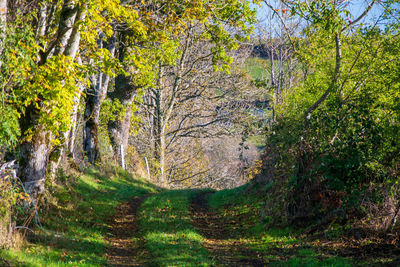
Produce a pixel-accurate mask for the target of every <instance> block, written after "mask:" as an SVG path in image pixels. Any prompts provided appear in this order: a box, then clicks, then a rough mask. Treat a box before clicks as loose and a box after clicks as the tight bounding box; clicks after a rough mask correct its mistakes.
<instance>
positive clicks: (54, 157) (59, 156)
mask: <svg viewBox="0 0 400 267" xmlns="http://www.w3.org/2000/svg"><path fill="white" fill-rule="evenodd" d="M86 13H87V4H83V5H82V6H81V7H80V8H79V9H78V11H77V14H76V17H75V21H74V26H73V29H72V32H71V34H70V38H69V40H68V42H67V44H66V48H65V49H64V51H63V53H64V55H65V56H67V57H70V58H71V59H72V60H74V59H75V56H76V54H77V53H78V50H79V45H80V41H81V33H80V22H81V21H83V20H85V18H86ZM78 62H79V64H81V63H82V62H81V60H80V59H78ZM79 89H80V90H79V94H78V95H77V96H75V97H74V105H73V108H72V112H71V126H70V128H69V129H68V131H66V132H64V133H63V134H62V140H61V145H59V146H57V147H56V148H55V149H54V151H53V152H52V153H51V155H50V167H49V173H50V178H51V179H53V178H54V177H55V175H56V172H57V169H58V167H59V165H60V163H61V161H62V160H63V158H65V157H66V151H68V144H69V137H70V133H71V131H73V130H74V126H75V123H76V116H77V114H76V113H77V111H78V106H79V102H80V93H81V92H82V86H80V87H79Z"/></svg>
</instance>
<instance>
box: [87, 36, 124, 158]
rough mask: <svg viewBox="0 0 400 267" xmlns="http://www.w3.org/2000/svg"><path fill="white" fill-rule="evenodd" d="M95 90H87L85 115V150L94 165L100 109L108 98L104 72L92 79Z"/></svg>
mask: <svg viewBox="0 0 400 267" xmlns="http://www.w3.org/2000/svg"><path fill="white" fill-rule="evenodd" d="M116 42H117V40H116V36H115V32H114V35H113V36H112V37H111V38H110V41H109V44H108V50H109V51H110V54H111V55H112V56H114V55H115V49H116ZM103 45H104V44H103V41H102V40H99V48H102V47H103ZM92 83H93V85H94V87H93V88H91V89H88V90H87V94H86V104H85V113H84V127H83V130H84V133H83V150H84V151H85V154H86V156H87V159H88V162H89V163H91V164H94V163H95V162H96V161H97V160H98V159H99V157H100V147H99V140H98V139H99V137H98V131H99V130H98V129H99V123H100V109H101V105H102V103H103V101H104V99H105V98H106V96H107V91H108V86H109V83H110V77H109V76H108V75H106V74H104V73H102V72H100V73H98V74H97V75H96V77H93V78H92Z"/></svg>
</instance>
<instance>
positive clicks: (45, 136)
mask: <svg viewBox="0 0 400 267" xmlns="http://www.w3.org/2000/svg"><path fill="white" fill-rule="evenodd" d="M39 116H40V114H39V111H38V110H37V109H35V108H32V107H29V108H28V109H27V110H26V115H25V116H24V117H22V118H21V131H22V132H26V131H27V130H28V129H30V128H31V127H34V125H35V124H36V123H37V121H38V119H39ZM33 132H34V133H33V136H32V139H31V141H25V142H23V143H22V144H21V154H20V156H21V157H20V161H19V169H18V177H19V178H20V179H21V181H22V182H23V184H24V187H25V190H26V192H27V193H28V194H29V195H30V196H31V197H32V199H33V200H34V199H36V198H37V196H38V195H39V194H42V193H43V192H44V182H45V178H46V171H47V163H48V160H49V154H50V149H51V147H50V141H51V133H50V131H47V130H45V129H44V127H43V126H40V125H39V126H37V127H36V128H34V131H33Z"/></svg>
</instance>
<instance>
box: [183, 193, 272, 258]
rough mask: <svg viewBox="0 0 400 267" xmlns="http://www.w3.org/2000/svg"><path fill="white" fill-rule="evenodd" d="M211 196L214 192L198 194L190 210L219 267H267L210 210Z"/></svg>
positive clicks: (219, 216) (254, 252)
mask: <svg viewBox="0 0 400 267" xmlns="http://www.w3.org/2000/svg"><path fill="white" fill-rule="evenodd" d="M210 194H212V192H200V193H198V194H196V195H195V196H194V197H193V198H192V201H191V205H190V210H191V216H192V220H193V225H194V227H195V228H196V229H197V230H198V232H199V233H200V234H201V235H202V236H203V237H204V242H203V245H204V247H205V248H206V249H207V250H208V251H209V252H210V254H212V255H214V257H215V259H216V261H217V263H218V264H217V266H266V264H265V262H264V261H263V260H262V258H261V256H260V255H259V254H258V253H257V252H256V251H254V250H251V249H250V247H249V245H248V244H246V243H247V242H246V240H244V239H237V238H236V237H234V236H233V235H232V233H231V232H230V231H229V230H228V227H227V226H226V222H224V220H223V218H222V216H221V215H219V214H217V213H215V212H211V211H210V210H209V207H208V201H207V198H208V196H209V195H210Z"/></svg>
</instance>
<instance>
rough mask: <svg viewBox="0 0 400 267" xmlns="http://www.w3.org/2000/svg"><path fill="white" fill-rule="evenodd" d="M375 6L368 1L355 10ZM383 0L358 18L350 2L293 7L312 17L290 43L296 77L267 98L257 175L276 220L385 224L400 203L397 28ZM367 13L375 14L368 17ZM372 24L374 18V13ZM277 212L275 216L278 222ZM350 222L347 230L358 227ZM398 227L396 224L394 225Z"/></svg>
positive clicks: (393, 11)
mask: <svg viewBox="0 0 400 267" xmlns="http://www.w3.org/2000/svg"><path fill="white" fill-rule="evenodd" d="M373 5H374V1H372V3H371V5H370V6H368V7H367V8H366V10H365V12H364V13H365V14H364V13H363V14H362V15H361V17H360V20H361V18H363V17H364V15H366V14H367V13H368V11H369V10H370V9H371V8H372V6H373ZM396 7H397V6H396V5H394V6H392V5H390V3H388V5H387V6H385V10H384V12H383V13H382V15H381V16H380V17H379V18H377V20H378V21H379V22H380V24H377V22H376V21H375V22H371V21H370V23H365V24H358V25H355V24H354V22H355V23H356V22H358V21H359V19H357V18H353V17H351V14H350V12H349V9H348V6H346V5H345V4H342V5H339V4H334V3H328V2H324V1H315V2H313V3H312V4H311V5H310V6H308V5H307V4H306V3H299V4H296V5H293V6H291V8H292V10H291V12H292V16H293V17H296V18H298V19H300V20H303V21H307V22H308V23H309V24H308V25H307V26H306V27H305V28H304V29H303V30H302V31H301V32H299V34H298V35H297V36H292V38H291V40H288V45H289V46H290V45H291V46H292V49H293V50H292V56H293V57H294V58H296V59H297V60H298V62H299V63H298V64H299V65H298V71H297V74H296V75H297V80H298V82H297V83H296V84H295V85H294V86H292V87H291V88H285V90H284V91H282V92H281V94H280V95H279V98H280V99H281V102H279V103H278V102H276V101H275V103H274V104H275V105H274V109H275V114H276V116H275V118H274V121H273V122H272V123H271V125H270V127H269V128H268V133H267V144H268V147H267V151H266V153H265V155H264V166H263V168H264V170H263V171H264V174H263V176H261V178H260V179H259V181H261V182H262V183H263V184H264V189H266V190H267V192H269V194H270V195H269V196H267V198H268V199H269V201H267V203H268V204H267V206H266V209H267V210H268V211H269V215H270V216H271V217H272V218H275V219H274V220H276V222H280V223H293V224H296V225H300V226H306V225H309V224H310V223H318V224H328V223H332V222H338V223H340V224H341V225H345V224H346V223H347V222H349V221H351V223H354V220H357V221H358V223H359V224H355V225H359V226H361V225H367V226H368V227H370V228H372V229H374V230H385V231H386V230H392V228H393V227H395V226H396V221H397V217H398V213H399V207H400V206H399V205H400V197H399V196H400V188H399V186H400V185H399V173H400V165H399V162H400V157H399V156H400V154H399V152H400V143H399V141H400V140H399V135H398V133H399V130H400V129H399V127H400V125H399V115H400V109H399V107H400V106H399V97H400V79H399V77H400V76H399V73H400V72H399V66H400V61H399V52H400V49H399V48H400V46H399V43H400V42H399V41H400V40H399V32H398V30H399V28H398V27H399V25H398V21H397V20H396V16H398V9H396ZM370 20H372V19H370ZM372 21H373V20H372ZM276 218H280V219H276ZM355 225H353V227H356V226H355ZM397 226H398V223H397Z"/></svg>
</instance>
